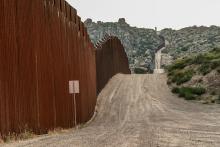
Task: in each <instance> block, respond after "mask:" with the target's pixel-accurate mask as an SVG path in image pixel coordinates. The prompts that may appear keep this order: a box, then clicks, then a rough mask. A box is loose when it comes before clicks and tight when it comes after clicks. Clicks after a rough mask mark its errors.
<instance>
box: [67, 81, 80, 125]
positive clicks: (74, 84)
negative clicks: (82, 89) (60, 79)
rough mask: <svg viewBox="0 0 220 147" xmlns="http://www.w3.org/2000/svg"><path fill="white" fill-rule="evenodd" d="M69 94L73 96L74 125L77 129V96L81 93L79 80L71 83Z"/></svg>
mask: <svg viewBox="0 0 220 147" xmlns="http://www.w3.org/2000/svg"><path fill="white" fill-rule="evenodd" d="M69 93H70V94H72V95H73V105H74V125H75V126H76V127H77V117H76V115H77V114H76V94H77V93H79V81H78V80H73V81H69Z"/></svg>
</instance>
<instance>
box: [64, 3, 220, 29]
mask: <svg viewBox="0 0 220 147" xmlns="http://www.w3.org/2000/svg"><path fill="white" fill-rule="evenodd" d="M67 2H69V3H70V4H71V5H72V6H73V7H74V8H75V9H77V11H78V15H79V16H80V17H81V18H82V20H83V21H84V20H86V19H87V18H91V19H92V20H93V21H95V22H96V21H103V22H117V21H118V19H119V18H125V19H126V22H127V23H128V24H130V25H131V26H137V27H144V28H154V27H157V28H158V29H159V30H161V29H163V28H173V29H180V28H183V27H187V26H193V25H197V26H201V25H203V26H210V25H217V26H220V0H67Z"/></svg>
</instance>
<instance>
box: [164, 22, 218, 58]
mask: <svg viewBox="0 0 220 147" xmlns="http://www.w3.org/2000/svg"><path fill="white" fill-rule="evenodd" d="M160 34H161V35H162V36H164V37H165V39H166V40H167V42H168V45H167V46H166V50H164V51H163V53H165V54H168V55H170V56H171V57H173V58H174V59H176V58H179V57H183V56H188V55H192V54H195V55H196V54H198V53H201V52H207V51H210V50H212V49H213V48H218V47H220V27H217V26H211V27H204V26H201V27H197V26H193V27H187V28H183V29H180V30H172V29H164V30H162V31H161V32H160Z"/></svg>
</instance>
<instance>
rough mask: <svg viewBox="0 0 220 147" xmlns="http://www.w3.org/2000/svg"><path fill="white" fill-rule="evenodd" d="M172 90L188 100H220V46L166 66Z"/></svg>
mask: <svg viewBox="0 0 220 147" xmlns="http://www.w3.org/2000/svg"><path fill="white" fill-rule="evenodd" d="M166 69H167V72H168V82H167V83H168V84H169V85H170V86H171V88H172V92H173V93H176V94H178V95H179V97H184V98H185V99H186V100H202V101H203V102H205V103H209V102H212V103H214V102H219V100H220V99H219V95H220V93H219V91H220V48H214V49H213V50H211V51H209V52H207V53H202V54H198V55H196V56H190V57H185V58H180V59H177V60H176V61H175V62H174V63H173V64H172V65H170V66H167V67H166Z"/></svg>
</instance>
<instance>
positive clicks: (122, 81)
mask: <svg viewBox="0 0 220 147" xmlns="http://www.w3.org/2000/svg"><path fill="white" fill-rule="evenodd" d="M6 146H13V147H14V146H17V147H26V146H34V147H35V146H36V147H41V146H42V147H54V146H63V147H67V146H76V147H78V146H79V147H105V146H106V147H136V146H138V147H166V146H167V147H220V105H203V104H198V103H193V102H189V101H185V100H183V99H180V98H177V97H176V96H174V95H173V94H172V93H171V92H170V90H169V88H168V86H167V85H166V76H165V75H159V74H155V75H121V74H119V75H117V76H115V77H114V78H113V79H112V80H111V81H110V82H109V83H108V85H107V86H106V87H105V89H104V90H103V91H102V93H101V94H100V95H99V98H98V104H97V115H96V116H95V118H94V120H92V121H91V122H90V123H89V124H87V125H86V126H85V127H83V128H82V129H79V130H76V131H74V130H70V131H68V132H67V133H63V134H59V135H51V136H43V137H39V138H35V139H32V140H27V141H22V142H19V143H12V144H8V145H6Z"/></svg>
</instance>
